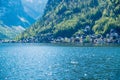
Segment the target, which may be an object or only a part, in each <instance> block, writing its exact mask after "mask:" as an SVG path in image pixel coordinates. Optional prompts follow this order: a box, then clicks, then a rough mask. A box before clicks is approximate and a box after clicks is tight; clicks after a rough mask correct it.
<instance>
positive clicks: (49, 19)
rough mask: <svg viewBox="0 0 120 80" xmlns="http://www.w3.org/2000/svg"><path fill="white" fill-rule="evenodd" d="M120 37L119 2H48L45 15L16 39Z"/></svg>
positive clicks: (93, 0) (90, 0)
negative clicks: (82, 35)
mask: <svg viewBox="0 0 120 80" xmlns="http://www.w3.org/2000/svg"><path fill="white" fill-rule="evenodd" d="M86 26H89V27H90V34H102V35H103V36H104V35H106V34H107V33H109V32H110V30H111V29H114V30H115V31H116V32H117V33H118V34H120V0H48V3H47V5H46V9H45V12H44V15H43V17H42V18H41V19H39V20H38V21H37V22H36V23H35V24H34V25H32V26H31V28H30V29H28V30H26V31H25V32H24V33H22V34H21V35H20V36H18V37H17V39H18V40H19V39H22V40H24V39H29V38H39V40H41V39H42V40H49V39H50V38H51V37H52V38H57V37H72V36H75V35H76V34H85V33H84V28H85V27H86Z"/></svg>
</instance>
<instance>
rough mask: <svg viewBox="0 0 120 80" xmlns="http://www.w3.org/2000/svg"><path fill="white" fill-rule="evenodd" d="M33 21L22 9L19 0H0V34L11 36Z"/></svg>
mask: <svg viewBox="0 0 120 80" xmlns="http://www.w3.org/2000/svg"><path fill="white" fill-rule="evenodd" d="M34 21H35V20H34V19H33V18H31V17H30V16H29V15H27V14H26V12H25V11H24V9H23V6H22V3H21V0H0V35H1V34H3V35H5V36H7V37H8V38H13V37H15V35H17V34H18V33H20V32H21V31H23V30H25V29H26V28H27V27H29V26H30V25H31V24H32V23H33V22H34ZM13 35H14V36H13ZM0 39H2V37H0Z"/></svg>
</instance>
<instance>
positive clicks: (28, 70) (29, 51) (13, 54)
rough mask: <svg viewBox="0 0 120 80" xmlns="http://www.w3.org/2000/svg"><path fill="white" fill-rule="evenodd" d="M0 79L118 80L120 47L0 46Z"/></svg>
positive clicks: (6, 44)
mask: <svg viewBox="0 0 120 80" xmlns="http://www.w3.org/2000/svg"><path fill="white" fill-rule="evenodd" d="M0 80H120V47H79V46H66V45H65V46H64V45H57V44H37V43H36V44H32V43H31V44H30V43H27V44H18V43H14V44H13V43H1V44H0Z"/></svg>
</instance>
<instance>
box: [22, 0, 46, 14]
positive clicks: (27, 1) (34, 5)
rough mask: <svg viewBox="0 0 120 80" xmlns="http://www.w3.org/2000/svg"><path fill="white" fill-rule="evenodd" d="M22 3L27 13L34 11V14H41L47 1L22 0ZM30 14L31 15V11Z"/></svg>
mask: <svg viewBox="0 0 120 80" xmlns="http://www.w3.org/2000/svg"><path fill="white" fill-rule="evenodd" d="M22 3H23V6H24V9H25V11H26V12H28V14H30V13H31V12H34V11H35V14H37V15H38V14H40V16H41V15H42V14H43V12H44V8H45V5H46V3H47V0H22ZM30 10H32V11H30ZM31 14H32V15H33V13H31ZM31 14H30V15H31ZM34 16H35V15H34Z"/></svg>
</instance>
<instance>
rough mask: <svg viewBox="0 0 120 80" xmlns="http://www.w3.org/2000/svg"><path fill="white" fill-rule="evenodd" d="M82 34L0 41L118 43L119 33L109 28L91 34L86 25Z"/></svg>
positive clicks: (119, 42) (4, 41) (2, 41)
mask: <svg viewBox="0 0 120 80" xmlns="http://www.w3.org/2000/svg"><path fill="white" fill-rule="evenodd" d="M83 31H84V34H80V33H77V34H76V35H74V36H72V37H70V38H68V37H61V36H60V37H57V38H54V37H53V35H52V34H49V35H48V36H46V37H31V38H27V39H23V40H19V41H16V40H0V43H76V44H82V43H91V44H107V43H108V44H120V35H119V34H118V33H117V32H116V31H115V30H114V29H111V30H110V32H109V33H108V34H106V35H105V36H103V35H101V34H97V35H96V34H91V33H90V32H91V28H90V26H86V27H85V28H84V29H83Z"/></svg>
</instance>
